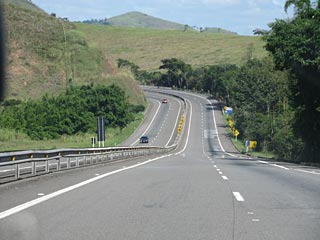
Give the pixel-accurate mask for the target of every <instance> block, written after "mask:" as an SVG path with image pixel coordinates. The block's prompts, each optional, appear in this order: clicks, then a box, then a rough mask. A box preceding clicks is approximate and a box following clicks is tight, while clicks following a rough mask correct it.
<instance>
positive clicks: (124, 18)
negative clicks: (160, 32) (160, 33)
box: [108, 12, 185, 30]
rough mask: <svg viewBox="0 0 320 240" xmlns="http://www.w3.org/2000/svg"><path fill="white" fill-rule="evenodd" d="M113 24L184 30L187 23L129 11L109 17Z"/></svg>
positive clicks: (110, 22)
mask: <svg viewBox="0 0 320 240" xmlns="http://www.w3.org/2000/svg"><path fill="white" fill-rule="evenodd" d="M108 23H109V24H110V25H111V26H121V27H134V28H153V29H169V30H183V29H184V28H185V25H183V24H179V23H175V22H170V21H167V20H163V19H160V18H156V17H152V16H149V15H147V14H144V13H141V12H129V13H125V14H121V15H119V16H116V17H112V18H109V19H108Z"/></svg>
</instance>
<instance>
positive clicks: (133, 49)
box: [76, 23, 267, 70]
mask: <svg viewBox="0 0 320 240" xmlns="http://www.w3.org/2000/svg"><path fill="white" fill-rule="evenodd" d="M76 26H77V29H78V30H79V31H81V32H82V33H83V34H84V36H85V38H86V39H87V40H88V41H89V42H94V43H96V46H97V47H98V48H99V49H101V50H102V51H104V53H105V54H106V55H108V56H109V57H110V58H111V59H112V60H113V61H116V60H117V59H118V58H122V59H127V60H129V61H131V62H134V63H135V64H137V65H138V66H140V67H141V68H142V69H145V70H156V69H158V67H159V66H160V65H161V60H162V59H165V58H173V57H174V58H179V59H181V60H183V61H184V62H186V63H189V64H192V65H193V66H203V65H213V64H224V63H233V64H241V63H242V62H243V60H244V59H246V58H247V57H248V55H249V54H250V56H252V57H256V58H262V57H264V56H266V55H267V53H266V51H265V50H264V48H263V45H264V43H263V41H262V40H261V38H260V37H250V36H239V35H234V34H223V33H219V34H213V33H207V32H201V33H200V32H196V31H186V32H184V31H178V30H156V29H143V28H125V27H113V26H103V25H88V24H81V23H77V24H76Z"/></svg>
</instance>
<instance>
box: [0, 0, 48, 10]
mask: <svg viewBox="0 0 320 240" xmlns="http://www.w3.org/2000/svg"><path fill="white" fill-rule="evenodd" d="M2 1H3V3H5V4H12V5H16V6H18V7H21V8H25V9H28V10H33V11H38V12H42V13H44V11H43V10H42V9H41V8H39V7H38V6H36V5H35V4H34V3H33V2H32V1H31V0H2Z"/></svg>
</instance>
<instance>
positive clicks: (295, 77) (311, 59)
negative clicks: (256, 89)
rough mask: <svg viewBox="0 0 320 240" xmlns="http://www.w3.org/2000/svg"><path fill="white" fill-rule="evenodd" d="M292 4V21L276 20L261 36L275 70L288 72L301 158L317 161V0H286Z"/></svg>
mask: <svg viewBox="0 0 320 240" xmlns="http://www.w3.org/2000/svg"><path fill="white" fill-rule="evenodd" d="M292 5H293V6H294V7H295V12H294V14H295V17H294V18H293V19H292V20H287V21H285V20H276V21H275V22H274V23H272V24H270V27H271V30H270V32H269V33H268V34H266V35H265V36H264V40H265V41H266V49H267V50H268V51H269V52H270V53H271V54H272V56H273V59H274V61H275V63H276V66H277V67H278V68H279V69H288V70H289V71H290V73H291V82H290V87H291V91H292V96H293V98H292V100H293V106H294V108H295V109H296V114H295V122H294V132H295V135H296V136H297V137H301V138H302V140H303V142H304V150H303V154H302V160H303V161H310V162H317V161H318V162H319V154H320V94H319V93H320V56H319V52H320V28H319V26H320V1H318V2H317V4H315V5H313V4H311V1H308V0H300V1H299V0H296V1H294V0H288V1H286V4H285V10H287V9H288V7H290V6H292Z"/></svg>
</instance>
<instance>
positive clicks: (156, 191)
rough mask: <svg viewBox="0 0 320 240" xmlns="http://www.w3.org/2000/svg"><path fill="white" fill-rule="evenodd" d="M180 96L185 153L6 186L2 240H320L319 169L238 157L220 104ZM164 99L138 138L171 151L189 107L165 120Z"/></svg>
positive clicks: (0, 194)
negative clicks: (178, 119) (176, 121)
mask: <svg viewBox="0 0 320 240" xmlns="http://www.w3.org/2000/svg"><path fill="white" fill-rule="evenodd" d="M163 91H164V90H163ZM170 92H171V91H170ZM176 94H180V95H182V96H183V97H185V99H186V102H187V111H186V121H185V126H184V130H183V139H182V141H181V144H180V145H179V147H178V148H177V149H176V151H175V152H172V153H170V154H167V155H164V156H154V157H152V158H139V159H138V158H136V159H131V160H126V161H121V162H114V163H111V164H104V165H99V166H98V165H95V166H92V167H88V168H82V169H80V170H72V171H67V172H61V173H56V174H53V175H47V176H42V177H40V178H33V179H29V180H23V181H20V182H16V183H10V184H6V185H2V186H0V239H139V240H140V239H148V240H149V239H159V240H160V239H161V240H163V239H181V240H187V239H190V240H195V239H214V240H234V239H243V240H259V239H279V240H282V239H283V240H289V239H290V240H298V239H299V240H301V239H308V240H309V239H310V240H311V239H314V240H318V239H320V228H319V226H320V201H319V199H320V188H319V186H320V171H319V169H316V168H311V167H304V166H299V165H294V164H289V163H280V162H269V161H263V160H259V159H251V158H249V157H247V156H242V155H240V154H238V153H237V152H236V150H235V149H234V147H233V145H232V144H231V142H230V140H229V139H228V137H227V136H226V134H225V131H226V129H225V124H224V123H223V118H222V115H221V111H220V109H219V106H218V104H217V103H216V102H215V101H212V100H210V101H209V100H208V99H206V98H205V97H203V96H199V95H193V94H188V93H176ZM151 95H153V94H151ZM156 95H157V94H154V96H156ZM154 96H153V97H152V96H149V97H150V98H151V101H153V106H154V108H153V109H154V110H152V114H150V115H152V116H156V117H155V119H157V120H153V121H151V120H150V121H149V123H145V124H142V130H138V132H139V131H142V132H143V131H145V130H146V129H147V128H148V127H149V126H150V127H149V129H148V134H150V135H151V136H153V135H154V136H155V135H157V134H156V133H158V132H159V134H158V137H157V139H156V140H155V141H154V143H155V144H165V143H167V142H168V141H169V139H168V138H169V136H170V135H171V134H169V133H170V131H171V129H173V126H169V125H171V123H172V122H174V119H176V116H177V115H176V114H177V111H178V109H179V104H178V103H175V104H173V105H171V106H172V110H170V106H161V107H163V112H162V113H161V115H158V114H155V113H156V112H157V110H156V109H158V107H156V106H158V105H157V100H156V99H157V98H158V97H159V96H158V97H154ZM161 96H162V95H160V97H161ZM169 102H172V99H171V100H169ZM165 107H167V109H166V108H165ZM161 111H162V110H161ZM159 112H160V110H159V111H158V113H159ZM166 114H168V117H167V118H166V117H163V116H166ZM150 118H151V117H150ZM152 118H153V117H152ZM161 119H163V121H161ZM151 122H154V123H156V124H150V123H151ZM169 122H170V124H169ZM162 124H164V126H165V127H163V129H164V130H161V131H159V129H160V126H161V125H162ZM143 129H144V130H143ZM138 135H139V134H138ZM162 136H163V137H162ZM133 139H134V138H133ZM131 143H134V140H132V141H131Z"/></svg>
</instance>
